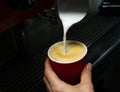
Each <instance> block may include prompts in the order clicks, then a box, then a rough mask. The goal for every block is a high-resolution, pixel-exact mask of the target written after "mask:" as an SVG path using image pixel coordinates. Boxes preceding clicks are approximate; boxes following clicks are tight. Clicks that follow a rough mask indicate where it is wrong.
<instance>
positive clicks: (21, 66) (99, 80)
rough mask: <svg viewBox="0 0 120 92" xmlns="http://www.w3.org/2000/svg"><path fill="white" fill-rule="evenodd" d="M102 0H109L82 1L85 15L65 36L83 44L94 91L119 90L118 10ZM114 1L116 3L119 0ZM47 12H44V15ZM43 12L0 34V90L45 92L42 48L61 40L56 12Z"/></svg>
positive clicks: (113, 91) (106, 0) (44, 57)
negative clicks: (86, 8)
mask: <svg viewBox="0 0 120 92" xmlns="http://www.w3.org/2000/svg"><path fill="white" fill-rule="evenodd" d="M110 1H111V0H110ZM104 2H109V0H105V1H103V0H89V3H87V4H84V5H87V6H88V5H89V9H88V12H87V14H88V15H87V16H86V17H85V18H83V19H82V20H81V21H80V22H78V23H76V24H74V25H73V26H72V27H71V28H70V29H69V31H68V33H67V39H71V40H78V41H82V42H84V43H85V44H86V45H87V47H88V54H87V61H88V62H91V63H92V64H93V83H94V87H95V92H116V91H118V90H120V89H119V83H120V79H119V78H120V73H119V70H120V69H119V64H120V62H119V61H120V14H119V13H118V12H119V11H120V10H119V7H117V10H116V11H113V10H114V9H115V8H109V7H106V8H104V7H103V6H104V5H105V4H104ZM114 2H116V3H117V4H118V3H119V0H116V1H115V0H114ZM92 4H93V5H92ZM93 7H96V8H93ZM112 9H113V10H112ZM52 14H53V12H52ZM49 15H50V13H49V12H48V13H47V15H46V16H49ZM46 16H45V14H44V13H43V12H41V13H39V14H37V15H36V16H34V17H32V18H30V19H28V20H25V21H24V22H23V23H21V24H20V25H18V26H17V27H15V28H13V29H11V30H10V31H6V32H3V33H1V34H0V37H1V39H2V40H0V42H1V48H0V49H1V51H3V52H4V53H1V57H2V59H1V58H0V61H1V62H3V61H7V62H3V64H1V66H0V92H47V91H46V87H45V84H44V82H43V72H44V60H45V59H46V57H47V54H46V52H47V50H48V47H49V46H50V45H51V44H53V43H55V42H57V41H60V40H62V36H63V32H62V26H61V22H60V20H58V16H57V15H56V16H54V17H46ZM51 18H52V19H51ZM21 31H22V35H21ZM23 33H24V34H23ZM3 38H4V40H3ZM13 39H14V40H13ZM41 43H42V44H41ZM2 44H4V45H2ZM13 47H14V48H13ZM19 48H20V50H19ZM4 49H5V51H4ZM16 49H17V52H19V51H20V53H21V54H18V53H17V54H18V55H15V56H16V57H15V58H12V59H9V58H7V54H8V56H9V55H11V56H12V55H14V54H16V53H14V52H15V51H16Z"/></svg>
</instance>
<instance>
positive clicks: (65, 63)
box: [47, 40, 88, 64]
mask: <svg viewBox="0 0 120 92" xmlns="http://www.w3.org/2000/svg"><path fill="white" fill-rule="evenodd" d="M62 42H63V41H59V42H56V43H54V44H53V45H51V46H50V48H49V49H48V51H47V54H48V58H49V59H50V60H51V61H53V62H55V63H59V64H70V63H75V62H77V61H80V60H82V59H83V58H84V57H85V56H86V54H87V52H88V49H87V46H86V45H85V44H84V43H83V42H80V41H76V40H67V41H66V42H75V43H79V44H81V45H82V46H83V47H84V48H85V51H86V52H85V53H84V55H83V56H82V57H81V58H79V59H77V60H75V61H70V62H59V61H56V60H55V59H53V58H51V56H50V54H49V52H50V50H51V48H52V47H53V46H55V45H56V44H59V43H62Z"/></svg>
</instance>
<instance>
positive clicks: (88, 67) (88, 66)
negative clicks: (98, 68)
mask: <svg viewBox="0 0 120 92" xmlns="http://www.w3.org/2000/svg"><path fill="white" fill-rule="evenodd" d="M87 69H88V70H89V71H91V70H92V64H91V63H88V64H87Z"/></svg>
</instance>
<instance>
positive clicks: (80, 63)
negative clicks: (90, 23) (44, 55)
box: [48, 41, 87, 85]
mask: <svg viewBox="0 0 120 92" xmlns="http://www.w3.org/2000/svg"><path fill="white" fill-rule="evenodd" d="M67 42H72V43H77V44H79V45H81V46H82V48H84V51H85V52H84V53H83V55H82V56H81V57H80V58H78V59H77V60H73V61H71V62H64V61H63V62H60V61H59V60H55V59H53V58H52V57H51V55H50V51H51V49H52V48H53V47H54V46H55V45H57V44H59V43H63V41H61V42H57V43H55V44H53V45H52V46H51V47H50V48H49V50H48V57H49V62H50V64H51V66H52V68H53V70H54V71H55V73H56V74H57V75H58V77H59V78H60V79H61V80H63V81H65V82H66V83H69V84H72V85H75V84H78V83H79V82H80V75H81V72H82V70H83V68H84V66H85V63H86V59H85V56H86V54H87V46H86V45H85V44H83V43H82V42H79V41H67ZM53 52H54V51H53Z"/></svg>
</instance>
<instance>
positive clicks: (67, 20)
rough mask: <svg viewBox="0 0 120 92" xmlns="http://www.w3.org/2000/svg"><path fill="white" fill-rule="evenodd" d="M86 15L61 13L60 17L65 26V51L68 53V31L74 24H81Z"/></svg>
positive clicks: (82, 13) (81, 13)
mask: <svg viewBox="0 0 120 92" xmlns="http://www.w3.org/2000/svg"><path fill="white" fill-rule="evenodd" d="M85 15H86V13H84V12H79V13H78V12H77V13H74V12H73V13H72V12H71V13H65V12H59V17H60V19H61V21H62V24H63V31H64V34H63V42H64V49H65V52H64V53H66V37H67V36H66V35H67V31H68V29H69V28H70V27H71V26H72V25H73V24H74V23H77V22H79V21H80V20H82V19H83V18H84V17H85Z"/></svg>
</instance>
